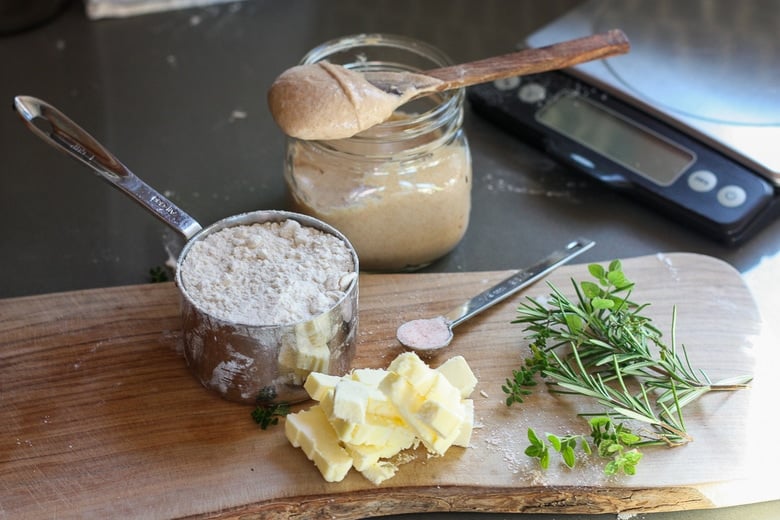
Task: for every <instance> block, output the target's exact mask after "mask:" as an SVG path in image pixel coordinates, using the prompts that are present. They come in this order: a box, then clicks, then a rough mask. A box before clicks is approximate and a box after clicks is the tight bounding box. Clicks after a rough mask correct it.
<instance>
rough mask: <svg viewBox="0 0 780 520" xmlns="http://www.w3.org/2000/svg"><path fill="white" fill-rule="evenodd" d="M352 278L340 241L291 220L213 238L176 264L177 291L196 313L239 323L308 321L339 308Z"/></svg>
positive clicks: (227, 230) (231, 229)
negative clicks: (179, 285) (178, 271)
mask: <svg viewBox="0 0 780 520" xmlns="http://www.w3.org/2000/svg"><path fill="white" fill-rule="evenodd" d="M356 277H357V273H356V272H355V265H354V263H353V261H352V256H351V254H350V251H349V249H348V248H347V245H346V244H345V243H344V242H343V241H342V240H340V239H339V238H338V237H336V236H334V235H331V234H329V233H326V232H324V231H321V230H319V229H315V228H312V227H307V226H301V225H300V224H299V223H298V222H297V221H295V220H291V219H288V220H284V221H281V222H264V223H259V224H251V225H239V226H232V227H229V228H225V229H223V230H221V231H217V232H215V233H212V234H210V235H208V236H207V237H205V238H204V239H202V240H199V241H198V242H196V243H194V244H193V245H192V248H191V249H190V251H189V252H188V254H187V256H186V258H185V259H184V261H183V262H182V265H181V280H182V284H183V285H184V287H183V289H184V291H185V292H186V293H187V295H188V296H189V297H190V298H191V299H192V301H193V303H194V304H195V305H196V306H197V307H198V308H199V309H201V310H203V311H205V312H207V313H209V314H211V315H212V316H215V317H217V318H219V319H222V320H226V321H230V322H234V323H241V324H244V325H284V324H291V323H297V322H300V321H305V320H308V319H311V318H312V317H314V316H316V315H318V314H321V313H322V312H325V311H327V310H329V309H330V308H331V307H333V306H334V305H335V304H336V303H338V301H340V300H341V299H342V298H343V296H344V292H345V290H346V289H348V288H349V286H350V284H351V283H352V281H353V280H354V279H355V278H356Z"/></svg>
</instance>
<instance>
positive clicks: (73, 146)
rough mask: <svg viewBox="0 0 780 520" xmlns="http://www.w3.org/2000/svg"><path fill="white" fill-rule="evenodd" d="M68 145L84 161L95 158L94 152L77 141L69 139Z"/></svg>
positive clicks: (90, 160)
mask: <svg viewBox="0 0 780 520" xmlns="http://www.w3.org/2000/svg"><path fill="white" fill-rule="evenodd" d="M68 146H70V149H71V150H73V151H74V152H76V153H77V154H79V155H80V156H82V157H83V158H84V160H86V161H89V162H92V160H93V159H94V158H95V154H93V153H92V152H90V151H89V150H87V149H86V148H85V147H84V146H82V145H81V144H79V143H76V142H70V141H69V142H68Z"/></svg>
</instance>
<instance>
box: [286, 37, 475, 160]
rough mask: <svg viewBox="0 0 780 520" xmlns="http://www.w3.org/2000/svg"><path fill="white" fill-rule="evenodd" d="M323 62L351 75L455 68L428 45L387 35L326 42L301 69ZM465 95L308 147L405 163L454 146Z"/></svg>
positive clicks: (430, 99)
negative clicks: (365, 71) (353, 71)
mask: <svg viewBox="0 0 780 520" xmlns="http://www.w3.org/2000/svg"><path fill="white" fill-rule="evenodd" d="M320 61H329V62H331V63H334V64H337V65H342V66H344V67H346V68H349V69H352V70H358V71H360V70H372V71H377V70H382V71H393V72H416V73H419V72H424V71H425V70H430V69H434V68H439V67H445V66H448V65H452V60H450V59H449V57H447V56H446V55H445V54H444V53H442V52H441V51H439V50H438V49H436V48H435V47H432V46H430V45H428V44H426V43H424V42H420V41H418V40H414V39H411V38H408V37H404V36H394V35H385V34H374V35H357V36H349V37H345V38H341V39H337V40H332V41H330V42H326V43H324V44H322V45H320V46H318V47H316V48H314V49H312V50H311V51H310V52H309V53H308V54H307V55H306V56H304V58H303V60H302V61H301V64H312V63H317V62H320ZM464 99H465V92H464V90H463V89H459V90H453V91H448V92H443V93H436V94H431V95H428V96H425V97H421V98H418V99H414V100H412V101H410V102H409V103H406V104H405V105H403V106H402V107H400V108H399V109H398V110H397V111H396V113H395V114H394V116H393V117H391V118H390V119H389V120H387V121H385V122H383V123H380V124H378V125H376V126H375V127H373V128H370V129H368V130H366V131H364V132H361V133H360V134H357V135H355V136H353V137H350V138H348V139H340V140H334V141H310V142H309V143H310V144H311V146H314V147H317V148H322V149H323V150H326V151H328V152H330V153H334V154H337V155H340V154H344V155H346V156H352V157H360V159H361V160H371V159H376V160H380V161H385V160H387V159H388V158H392V159H394V160H399V159H401V160H403V159H409V158H413V157H415V156H417V155H421V154H425V153H428V152H429V151H430V150H432V149H435V148H438V147H440V146H444V145H446V144H448V143H450V142H452V141H453V140H454V139H455V137H456V136H457V134H458V132H459V131H460V130H461V127H462V124H463V103H464Z"/></svg>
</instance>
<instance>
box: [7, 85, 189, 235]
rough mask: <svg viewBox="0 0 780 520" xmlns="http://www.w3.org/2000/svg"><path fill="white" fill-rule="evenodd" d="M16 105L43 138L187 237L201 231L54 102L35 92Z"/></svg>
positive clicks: (29, 124)
mask: <svg viewBox="0 0 780 520" xmlns="http://www.w3.org/2000/svg"><path fill="white" fill-rule="evenodd" d="M14 108H15V109H16V111H17V112H18V113H19V115H20V116H21V117H22V120H23V121H24V123H25V124H26V125H27V127H28V128H29V129H30V130H31V131H32V132H33V133H34V134H36V135H37V136H38V137H40V138H41V139H43V141H45V142H46V143H48V144H49V145H51V146H53V147H54V148H56V149H58V150H60V151H61V152H64V153H65V154H67V155H69V156H70V157H73V158H75V159H76V160H78V161H80V162H81V163H83V164H85V165H87V166H89V167H90V168H91V169H92V170H93V171H95V172H96V173H97V174H98V175H100V176H101V177H102V178H103V179H105V180H106V181H108V182H109V183H111V184H112V185H113V186H115V187H116V188H118V189H120V190H121V191H123V192H124V193H125V194H127V195H129V196H130V197H131V198H132V199H133V200H135V201H136V202H137V203H139V204H140V205H141V206H143V207H145V208H146V209H148V210H149V211H151V212H152V213H153V214H154V215H155V216H156V217H157V218H159V219H160V220H162V221H163V222H165V223H166V224H168V225H169V226H171V227H172V228H173V229H175V230H176V231H178V232H179V233H181V234H182V235H183V236H184V238H186V239H188V240H189V239H190V238H191V237H192V236H193V235H195V233H197V232H198V231H200V229H201V226H200V224H198V222H196V221H195V219H193V218H192V217H190V216H189V215H188V214H187V213H185V212H184V211H182V210H181V209H179V208H178V207H177V206H176V205H175V204H173V203H172V202H171V201H170V200H168V199H167V198H166V197H164V196H163V195H161V194H160V193H158V192H157V191H155V190H154V189H153V188H151V187H150V186H149V185H147V184H146V183H145V182H143V181H142V180H141V179H139V178H138V177H136V176H135V175H134V174H133V173H132V172H131V171H130V170H129V169H128V168H127V167H126V166H125V165H124V164H122V163H121V162H120V161H119V160H118V159H117V158H116V157H114V155H113V154H112V153H111V152H109V151H108V150H107V149H106V148H105V147H104V146H103V145H101V144H100V143H99V142H98V141H97V140H96V139H95V138H94V137H92V136H91V135H89V134H88V133H87V132H86V131H85V130H84V129H83V128H81V127H80V126H79V125H77V124H76V123H74V122H73V121H72V120H70V119H69V118H68V117H67V116H66V115H65V114H63V113H62V112H60V111H59V110H57V109H56V108H54V107H53V106H51V105H50V104H48V103H46V102H45V101H42V100H40V99H37V98H34V97H32V96H16V97H15V98H14Z"/></svg>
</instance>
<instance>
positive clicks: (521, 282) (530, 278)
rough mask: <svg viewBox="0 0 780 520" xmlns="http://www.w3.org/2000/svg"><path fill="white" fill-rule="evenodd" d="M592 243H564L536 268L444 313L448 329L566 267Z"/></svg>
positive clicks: (581, 239)
mask: <svg viewBox="0 0 780 520" xmlns="http://www.w3.org/2000/svg"><path fill="white" fill-rule="evenodd" d="M595 244H596V243H595V242H594V241H592V240H588V239H585V238H579V239H577V240H575V241H573V242H571V243H569V244H567V245H566V247H564V248H563V249H560V250H558V251H555V252H554V253H552V254H551V255H550V256H548V257H547V258H545V259H544V260H542V261H540V262H539V263H537V264H536V265H533V266H531V267H528V268H526V269H521V270H520V271H518V272H516V273H515V274H513V275H512V276H510V277H509V278H506V279H505V280H502V281H501V282H499V283H498V284H496V285H494V286H493V287H491V288H490V289H487V290H485V291H483V292H481V293H479V294H478V295H476V296H474V297H473V298H471V299H470V300H467V301H465V302H463V303H462V304H461V305H459V306H458V307H456V308H455V309H453V310H451V311H450V312H448V313H447V314H445V315H444V319H445V320H447V322H448V323H449V324H450V327H451V328H452V327H455V326H456V325H458V324H460V323H461V322H464V321H466V320H467V319H469V318H471V317H472V316H474V315H476V314H479V313H480V312H482V311H484V310H485V309H487V308H488V307H492V306H493V305H495V304H496V303H498V302H500V301H502V300H504V299H506V298H508V297H509V296H511V295H513V294H515V293H516V292H517V291H519V290H521V289H524V288H526V287H528V286H529V285H531V284H532V283H534V282H536V281H537V280H539V279H540V278H542V277H544V276H545V275H547V274H549V273H550V272H551V271H553V270H554V269H556V268H557V267H559V266H561V265H563V264H565V263H566V262H568V261H570V260H571V259H572V258H574V257H576V256H578V255H579V254H581V253H584V252H585V251H587V250H588V249H590V248H591V247H593V246H594V245H595Z"/></svg>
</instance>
